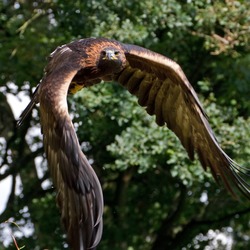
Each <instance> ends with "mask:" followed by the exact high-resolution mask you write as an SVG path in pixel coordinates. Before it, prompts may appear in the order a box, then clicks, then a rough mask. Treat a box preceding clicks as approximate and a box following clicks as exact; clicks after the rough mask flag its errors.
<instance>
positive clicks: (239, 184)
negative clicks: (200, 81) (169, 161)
mask: <svg viewBox="0 0 250 250" xmlns="http://www.w3.org/2000/svg"><path fill="white" fill-rule="evenodd" d="M123 49H124V51H125V55H126V58H127V64H128V66H127V68H125V69H124V72H126V71H127V72H131V71H135V72H138V71H139V72H140V75H142V74H143V73H144V74H145V77H144V79H143V77H142V76H141V78H142V79H143V80H141V82H139V84H140V86H139V88H138V81H137V82H136V89H138V91H137V92H136V93H135V94H136V96H137V97H138V99H139V100H138V102H139V104H140V105H142V106H146V110H147V112H148V113H149V114H150V115H153V114H155V115H156V122H157V123H158V124H159V125H163V124H164V123H166V124H167V126H168V127H169V128H170V129H171V130H172V131H173V132H174V133H175V134H176V135H177V136H178V138H179V139H180V141H181V143H182V145H183V146H184V148H185V149H186V150H187V152H188V155H189V157H190V158H191V159H194V152H196V153H197V155H198V158H199V160H200V162H201V164H202V166H203V168H204V169H206V168H207V167H209V168H210V169H211V172H212V174H213V176H214V178H215V180H216V181H219V180H222V182H223V183H224V185H225V187H226V188H227V189H228V191H229V192H230V193H231V194H232V195H233V196H235V197H238V196H239V194H240V193H241V194H243V195H244V196H246V197H247V198H250V188H249V185H248V184H247V181H246V179H247V178H248V177H249V170H246V169H244V168H242V167H240V166H239V165H238V164H237V163H235V162H234V161H233V160H232V159H230V157H229V156H228V155H226V153H225V152H224V151H223V150H222V149H221V147H220V146H219V144H218V142H217V140H216V138H215V136H214V133H213V131H212V129H211V127H210V125H209V123H208V119H207V116H206V114H205V111H204V110H203V108H202V105H201V103H200V101H199V99H198V96H197V94H196V93H195V91H194V89H193V87H192V86H191V84H190V83H189V82H188V80H187V78H186V76H185V74H184V73H183V71H182V69H181V68H180V66H179V65H178V64H177V63H175V62H174V61H172V60H171V59H169V58H167V57H164V56H163V55H160V54H158V53H154V52H152V51H149V50H147V49H144V48H142V47H139V46H135V45H129V44H123ZM137 74H138V73H137ZM127 75H129V74H127ZM131 78H133V75H132V74H131V75H130V78H127V79H126V80H124V79H123V80H121V79H120V78H119V75H118V76H115V80H117V81H118V82H119V83H121V84H122V85H123V86H125V87H126V88H128V86H127V82H130V86H129V89H133V86H131V83H133V81H134V80H133V79H131ZM146 79H147V80H146ZM149 79H150V81H149Z"/></svg>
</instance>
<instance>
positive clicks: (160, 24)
mask: <svg viewBox="0 0 250 250" xmlns="http://www.w3.org/2000/svg"><path fill="white" fill-rule="evenodd" d="M249 17H250V3H249V1H239V0H238V1H236V0H225V1H222V0H221V1H207V0H190V1H178V0H165V1H154V0H145V1H131V0H120V1H117V0H112V1H111V0H103V1H97V0H87V1H63V0H53V1H52V0H47V1H29V0H25V1H0V65H1V71H0V89H1V99H0V107H1V109H2V110H3V111H4V112H2V114H1V116H0V123H1V124H0V148H1V153H0V164H1V166H0V181H1V180H5V179H6V178H7V177H10V178H11V179H12V180H13V182H12V188H11V194H10V196H9V199H8V202H7V205H6V208H5V210H4V211H3V212H2V214H1V215H0V222H4V221H6V220H8V219H9V218H13V219H14V221H15V222H16V223H17V224H18V225H20V226H21V227H22V228H23V227H25V226H26V227H27V226H30V227H31V228H32V230H33V231H32V233H31V234H30V235H26V234H23V235H17V236H16V238H17V240H19V238H22V239H20V240H22V242H20V245H25V249H26V248H27V249H44V248H49V249H64V248H67V244H66V243H65V235H64V234H63V231H62V230H61V226H60V222H59V221H60V219H59V217H60V216H59V213H58V209H57V208H56V205H55V193H54V190H53V189H51V188H50V187H51V183H50V182H49V184H48V178H49V177H48V176H49V173H48V170H47V166H46V162H44V161H42V162H41V161H36V162H35V160H34V159H41V158H42V157H44V156H43V148H42V143H41V136H40V132H39V131H36V130H34V129H33V130H29V127H30V124H32V126H33V127H36V128H37V127H39V125H38V123H39V120H38V117H37V116H38V115H37V113H36V112H34V115H33V116H34V117H31V118H30V124H29V123H28V122H27V123H26V124H24V126H23V127H22V128H21V129H20V130H16V129H15V126H14V117H13V114H12V112H11V109H10V106H9V103H8V102H7V99H6V96H8V94H14V95H17V94H18V93H19V92H20V91H22V92H23V93H24V94H25V95H31V92H32V91H31V89H32V87H34V86H35V85H36V84H37V83H38V82H39V79H41V77H42V73H43V68H44V66H45V65H46V57H47V56H48V55H49V53H50V52H51V51H53V50H54V49H55V47H56V46H58V45H61V44H63V43H67V42H69V41H71V40H74V39H77V38H83V37H89V36H97V37H99V36H104V37H108V38H114V39H118V40H120V41H121V42H127V43H135V44H138V45H142V46H145V47H147V48H149V49H152V50H154V51H157V52H159V53H162V54H164V55H167V56H169V57H170V58H172V59H174V60H177V61H178V62H179V64H180V65H181V66H182V68H183V69H184V72H185V73H186V75H187V76H188V78H189V80H190V82H191V83H192V85H193V86H194V87H195V89H196V90H197V92H198V94H199V97H200V98H201V100H202V103H203V104H204V107H205V109H206V112H207V114H208V116H209V118H210V123H211V125H212V127H213V129H214V131H215V134H216V135H217V138H218V141H219V142H220V144H221V145H222V147H223V149H225V151H226V152H227V153H228V154H229V155H230V156H231V157H232V158H233V159H235V160H236V161H237V162H238V163H240V164H242V165H244V166H245V167H249V162H250V147H249V138H250V127H249V123H250V118H249V114H250V99H249V96H250V84H249V79H250V71H249V61H250V54H249V53H250V50H249V37H250V35H249V34H250V32H249V27H250V19H249ZM69 103H70V105H69V106H70V110H71V112H72V114H73V116H74V119H73V121H74V124H75V126H76V128H77V133H78V136H79V141H80V143H81V145H82V149H83V151H84V152H85V154H86V155H87V157H88V159H89V160H90V162H91V164H92V165H93V167H94V168H95V170H96V172H97V173H98V176H99V177H100V179H101V182H102V186H103V190H104V198H105V212H104V235H103V240H102V242H101V244H100V247H99V249H102V250H106V249H114V250H116V249H117V250H118V249H119V250H121V249H126V250H133V249H136V250H138V249H139V250H149V249H151V250H162V249H188V248H189V249H204V248H205V247H206V246H207V245H210V247H211V249H215V248H212V247H213V246H212V244H213V243H212V242H213V239H214V237H212V238H211V239H209V237H208V236H206V234H207V233H208V231H209V230H210V229H211V230H217V231H215V232H226V233H228V234H229V235H230V236H232V237H233V241H234V249H248V248H249V246H250V243H249V234H250V228H249V213H250V208H249V204H248V203H246V202H245V201H243V202H242V203H238V202H236V201H234V200H232V198H231V197H229V195H228V194H227V193H226V192H225V190H224V189H223V188H220V186H219V185H216V183H214V181H213V179H212V178H211V175H210V173H209V172H204V170H203V169H202V167H201V166H200V163H199V162H198V161H197V160H195V161H194V162H191V161H190V160H189V159H188V156H187V154H186V152H185V150H184V149H183V147H182V146H181V144H180V142H179V140H178V139H177V138H176V136H175V135H174V134H173V133H172V132H171V131H169V130H168V129H167V128H166V127H162V128H159V127H158V126H157V125H156V124H155V122H154V119H155V118H154V117H150V116H148V115H147V114H146V111H145V110H144V109H143V108H141V107H139V106H138V104H137V100H136V98H135V97H132V96H131V95H130V94H129V93H128V92H127V91H125V90H124V89H123V88H122V87H121V86H118V85H117V84H115V83H103V84H100V85H98V86H93V87H91V88H89V89H84V90H83V91H81V92H79V93H78V94H77V95H75V96H73V97H72V96H71V97H69ZM37 134H39V136H38V135H37ZM38 162H39V163H38ZM17 176H18V178H19V179H18V178H17ZM16 180H21V184H20V186H19V184H18V183H17V181H16ZM46 183H47V184H46ZM45 184H46V185H45ZM15 189H20V192H21V193H20V195H17V194H16V193H15ZM0 230H1V232H2V231H3V230H4V226H3V224H2V225H1V227H0ZM12 230H13V232H14V231H15V229H14V228H13V229H12ZM1 235H2V234H1V233H0V241H1V242H4V241H5V240H6V238H3V237H2V236H1ZM52 235H53V236H52ZM18 242H19V241H18ZM4 244H5V243H4ZM1 245H2V244H0V249H2V247H1ZM4 249H13V244H12V245H8V244H7V245H6V244H5V246H4Z"/></svg>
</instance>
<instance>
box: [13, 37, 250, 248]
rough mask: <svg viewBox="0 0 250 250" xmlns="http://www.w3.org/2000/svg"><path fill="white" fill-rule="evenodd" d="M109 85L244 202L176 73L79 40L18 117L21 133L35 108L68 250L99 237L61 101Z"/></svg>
mask: <svg viewBox="0 0 250 250" xmlns="http://www.w3.org/2000/svg"><path fill="white" fill-rule="evenodd" d="M102 81H105V82H117V83H118V84H121V85H122V86H123V87H124V88H125V89H127V90H128V91H129V92H130V93H131V94H132V95H135V96H136V97H137V99H138V104H139V105H140V106H142V107H143V108H144V109H146V112H147V113H148V114H149V115H155V119H156V123H157V124H158V125H159V126H163V125H166V126H167V127H168V128H169V129H170V130H172V131H173V132H174V133H175V134H176V136H177V137H178V138H179V140H180V142H181V144H182V145H183V147H184V148H185V149H186V151H187V154H188V156H189V158H190V159H191V160H194V159H195V155H197V158H198V159H199V161H200V163H201V165H202V166H203V168H204V170H207V169H208V168H209V169H210V171H211V173H212V175H213V177H214V179H215V180H216V181H217V182H221V181H222V183H223V184H224V186H225V188H226V189H227V190H228V191H229V193H231V195H232V196H233V197H235V198H238V197H239V196H242V195H243V196H245V197H246V198H247V199H250V185H249V183H248V182H247V176H249V170H248V169H247V168H245V167H242V166H240V165H238V164H237V163H236V162H234V161H233V160H232V159H231V158H230V157H229V156H228V155H227V154H226V153H225V152H224V151H223V149H222V148H221V147H220V145H219V143H218V141H217V139H216V137H215V134H214V132H213V130H212V128H211V126H210V125H209V121H208V117H207V115H206V113H205V111H204V109H203V107H202V104H201V102H200V101H199V99H198V96H197V94H196V92H195V90H194V88H193V87H192V85H191V84H190V83H189V81H188V79H187V77H186V75H185V74H184V72H183V70H182V69H181V67H180V65H179V64H178V63H177V62H175V61H173V60H171V59H170V58H168V57H166V56H164V55H161V54H159V53H156V52H153V51H151V50H149V49H146V48H143V47H140V46H137V45H133V44H125V43H122V42H119V41H117V40H113V39H107V38H102V37H101V38H84V39H80V40H76V41H73V42H70V43H68V44H65V45H62V46H59V47H57V48H56V49H55V51H54V52H52V53H51V54H50V56H49V60H48V64H47V66H46V67H45V73H44V77H43V78H42V80H41V81H40V83H39V84H38V86H37V88H36V90H35V92H34V94H33V97H32V99H31V101H30V103H29V104H28V106H27V107H26V109H25V110H24V111H23V113H22V114H21V116H20V118H19V120H18V122H17V124H18V126H21V124H22V123H23V122H24V120H25V118H26V117H27V116H28V115H29V114H30V112H31V110H32V109H33V107H34V106H35V105H36V104H37V103H40V121H41V132H42V134H43V144H44V149H45V153H46V157H47V161H48V165H49V170H50V174H51V177H52V180H53V183H54V186H55V187H56V189H57V204H58V206H59V208H60V211H61V220H62V224H63V225H64V228H65V230H66V234H67V238H68V242H69V245H70V247H71V248H72V249H73V250H79V249H81V250H85V249H96V247H97V245H98V244H99V242H100V240H101V237H102V231H103V219H102V216H103V208H104V199H103V193H102V188H101V184H100V182H99V179H98V177H97V175H96V173H95V171H94V170H93V168H92V166H91V165H90V163H89V162H88V160H87V158H86V156H85V155H84V154H83V152H82V150H81V147H80V144H79V141H78V138H77V135H76V132H75V129H74V126H73V123H72V121H71V118H70V116H69V111H68V106H67V95H68V94H75V93H76V92H78V91H80V90H82V89H84V88H87V87H91V86H92V85H95V84H98V83H101V82H102Z"/></svg>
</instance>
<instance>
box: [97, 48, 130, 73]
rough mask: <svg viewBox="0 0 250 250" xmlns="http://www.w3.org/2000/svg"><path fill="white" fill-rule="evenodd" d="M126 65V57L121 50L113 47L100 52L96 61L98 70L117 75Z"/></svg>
mask: <svg viewBox="0 0 250 250" xmlns="http://www.w3.org/2000/svg"><path fill="white" fill-rule="evenodd" d="M125 65H126V57H125V54H124V52H123V50H121V49H119V48H115V47H107V48H104V49H102V50H101V52H100V55H99V60H98V68H99V69H101V70H102V71H105V72H107V73H109V74H110V73H118V72H120V71H121V70H122V69H123V68H124V67H125Z"/></svg>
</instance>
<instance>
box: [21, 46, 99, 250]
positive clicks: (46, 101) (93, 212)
mask: <svg viewBox="0 0 250 250" xmlns="http://www.w3.org/2000/svg"><path fill="white" fill-rule="evenodd" d="M78 54H79V53H76V52H74V51H72V50H71V49H70V48H69V47H68V46H66V45H65V46H62V47H59V48H58V49H57V50H56V51H55V52H53V53H52V56H51V59H50V61H49V63H48V66H47V68H46V75H45V77H44V78H43V79H42V81H41V83H40V85H39V86H38V89H37V91H36V92H35V96H34V97H33V101H32V102H31V103H32V105H29V106H28V107H27V112H29V111H30V107H31V106H33V105H34V103H35V101H34V100H36V101H37V100H38V101H39V102H40V117H41V126H42V133H43V141H44V148H45V152H46V156H47V159H48V165H49V168H50V173H51V176H52V179H53V183H54V185H55V187H56V189H57V191H58V194H57V203H58V205H59V207H60V210H61V218H62V222H63V224H64V226H65V229H66V231H67V236H68V241H69V244H70V246H71V248H72V249H74V250H79V249H80V250H86V249H90V248H92V249H94V248H95V246H96V245H97V244H98V243H99V241H100V239H101V236H102V214H103V195H102V190H101V185H100V183H99V180H98V178H97V176H96V174H95V172H94V170H93V169H92V167H91V166H90V164H89V162H88V160H87V159H86V157H85V155H84V154H83V153H82V150H81V147H80V145H79V142H78V139H77V136H76V133H75V129H74V127H73V124H72V121H71V119H70V116H69V114H68V107H67V93H68V88H69V85H70V83H71V81H72V79H73V78H74V76H75V75H76V73H77V72H78V70H79V69H80V68H81V66H80V60H82V58H80V56H79V55H78ZM27 112H26V111H24V115H23V116H26V114H27ZM21 120H22V116H21Z"/></svg>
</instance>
